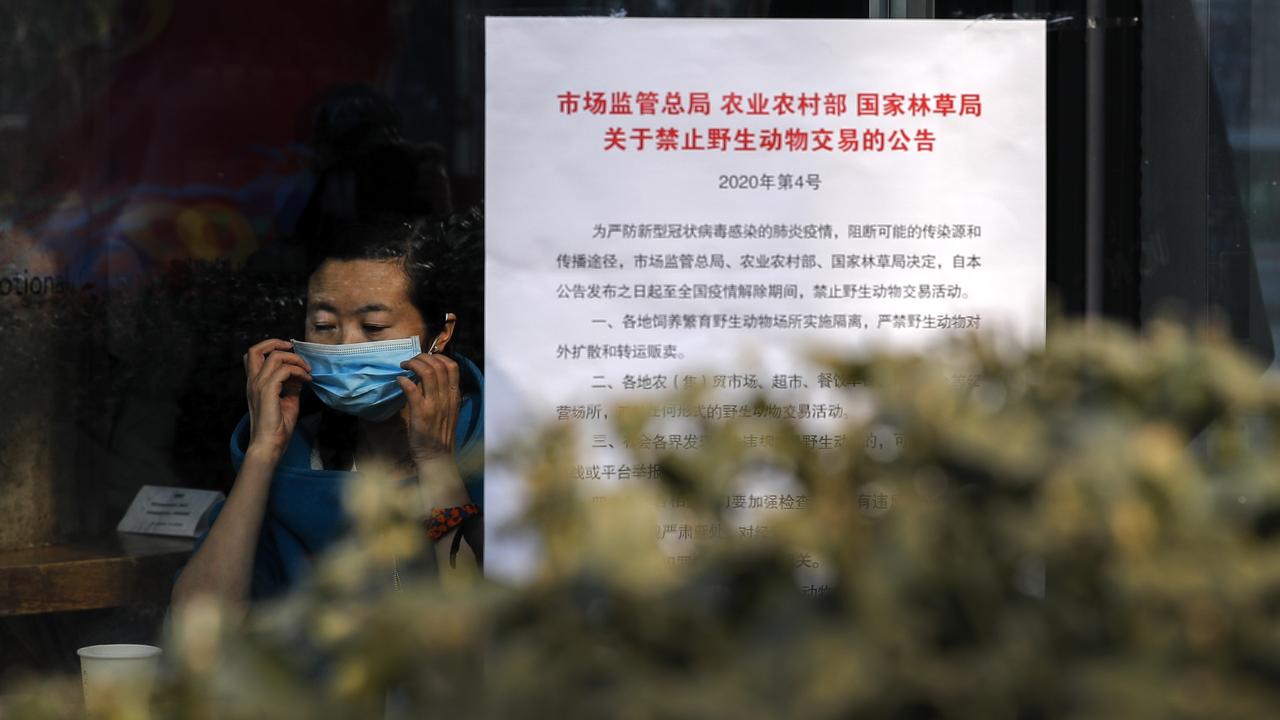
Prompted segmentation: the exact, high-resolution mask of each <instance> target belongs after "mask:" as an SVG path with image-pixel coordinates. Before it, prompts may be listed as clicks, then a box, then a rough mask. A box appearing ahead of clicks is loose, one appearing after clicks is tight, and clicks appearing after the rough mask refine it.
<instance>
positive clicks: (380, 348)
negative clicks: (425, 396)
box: [293, 335, 434, 422]
mask: <svg viewBox="0 0 1280 720" xmlns="http://www.w3.org/2000/svg"><path fill="white" fill-rule="evenodd" d="M433 349H434V347H433ZM293 351H294V352H296V353H298V354H299V355H301V356H302V357H303V358H304V359H305V360H306V361H307V362H308V363H309V364H310V365H311V389H312V390H314V391H315V393H316V396H317V397H319V398H320V400H322V401H323V402H324V404H325V405H328V406H329V407H331V408H333V409H334V410H337V411H338V412H342V413H346V414H348V415H356V416H358V417H361V418H364V419H365V420H370V421H373V422H381V421H383V420H386V419H387V418H389V417H391V416H392V415H395V414H396V413H397V412H398V411H399V410H400V408H402V407H404V402H405V397H404V391H403V390H401V389H400V385H399V383H397V382H396V378H398V377H409V376H411V375H412V373H411V372H409V371H408V370H405V369H404V368H402V367H400V363H402V362H404V361H405V360H409V359H411V358H413V357H416V356H417V355H418V354H419V353H421V352H422V346H421V345H419V343H418V336H417V335H414V336H413V337H407V338H402V339H399V340H378V341H377V342H365V343H350V344H347V345H325V344H322V343H309V342H302V341H301V340H294V341H293Z"/></svg>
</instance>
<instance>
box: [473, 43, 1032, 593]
mask: <svg viewBox="0 0 1280 720" xmlns="http://www.w3.org/2000/svg"><path fill="white" fill-rule="evenodd" d="M486 64H487V66H486V127H485V133H486V138H485V158H486V161H485V162H486V167H485V188H486V194H485V206H486V245H487V249H486V252H487V257H486V280H485V286H486V287H485V291H486V297H485V312H486V335H485V352H486V367H485V375H486V385H487V388H486V390H487V391H486V410H485V418H486V426H485V436H486V439H487V440H486V442H487V445H488V446H489V447H492V448H497V447H501V446H502V444H503V442H504V441H505V440H507V439H508V438H510V437H511V436H512V435H513V434H514V433H518V432H520V431H522V430H525V429H527V428H528V427H529V426H530V425H531V424H534V423H543V422H553V421H569V422H578V423H581V425H582V428H581V430H582V432H583V434H584V437H585V438H586V440H587V441H586V442H584V447H583V464H582V466H580V467H582V468H586V470H585V472H584V476H587V477H590V478H592V479H593V480H598V481H601V482H605V483H606V484H607V481H608V477H607V473H606V474H605V475H601V473H600V472H598V469H599V468H600V467H611V466H610V465H609V463H611V462H613V460H611V459H610V457H611V454H612V453H614V452H615V451H616V450H617V449H618V448H617V443H616V440H617V439H616V438H611V437H609V436H608V421H607V419H604V418H603V417H601V415H602V414H603V413H604V412H606V411H605V410H604V408H607V407H608V405H609V403H613V402H626V398H627V397H632V398H634V399H635V400H637V401H643V400H648V399H649V397H647V396H646V393H651V392H653V391H661V390H675V389H678V386H680V385H682V384H687V383H688V382H695V383H696V382H703V383H705V384H707V385H708V386H710V387H723V388H725V389H726V390H727V391H728V390H734V389H744V390H745V389H755V388H757V387H758V388H760V389H763V390H769V391H775V392H777V393H778V395H779V397H780V398H781V400H780V402H783V403H785V402H786V397H787V394H788V393H792V394H794V395H796V397H800V394H801V393H803V400H802V401H803V403H804V407H805V408H807V409H811V408H812V407H814V406H820V405H821V391H822V389H823V384H822V383H821V382H819V381H818V379H817V378H815V377H814V373H815V371H814V370H812V369H811V368H807V367H805V366H803V364H801V362H800V361H799V360H797V357H798V353H799V352H801V351H803V350H804V349H805V348H806V347H813V346H819V347H824V348H835V349H841V350H848V351H850V352H856V351H858V350H861V349H867V348H872V347H889V348H898V349H913V350H914V349H923V348H927V347H929V346H930V345H931V344H932V343H936V342H938V341H940V340H943V339H945V338H947V337H952V336H954V334H956V333H966V332H973V331H979V330H981V331H990V332H994V333H998V334H1000V335H1002V336H1004V337H1006V338H1008V339H1009V340H1010V341H1011V342H1015V343H1018V344H1022V345H1026V346H1031V345H1035V344H1039V343H1043V341H1044V333H1045V292H1046V288H1045V224H1046V217H1045V213H1046V197H1045V195H1046V187H1045V182H1046V177H1045V175H1046V167H1045V71H1046V65H1045V27H1044V24H1043V23H1042V22H1040V21H982V22H977V21H969V20H965V21H932V20H904V21H845V20H720V19H715V20H713V19H623V18H610V19H603V18H488V20H487V25H486ZM792 402H793V403H794V402H795V401H794V400H793V401H792ZM810 419H811V420H813V423H814V427H815V437H817V438H819V440H817V442H827V443H831V442H842V441H845V439H844V438H838V439H833V438H831V437H826V438H825V440H823V439H822V438H823V436H822V435H821V434H820V433H821V430H820V429H819V428H821V426H822V422H821V420H822V418H821V417H817V418H810ZM691 447H693V445H691ZM504 473H505V471H504V470H503V469H502V468H498V467H490V468H487V469H486V486H487V489H486V493H485V495H486V499H487V504H486V513H487V514H489V516H490V518H491V524H490V527H496V526H498V525H499V524H501V523H502V522H503V520H504V519H505V518H507V517H510V516H511V515H512V514H514V513H515V512H517V511H518V509H519V507H520V504H521V494H520V491H519V487H518V483H516V482H514V479H513V478H511V477H509V476H508V475H506V474H504ZM486 542H487V543H490V544H489V552H488V553H486V572H489V573H491V574H494V575H497V576H504V577H515V576H518V575H520V572H521V568H522V567H527V566H528V565H527V563H528V562H529V559H530V558H529V557H528V555H527V553H529V552H533V549H531V548H528V547H524V546H522V545H520V543H519V542H518V541H507V540H505V539H504V538H503V537H499V536H493V537H490V538H488V539H487V540H486Z"/></svg>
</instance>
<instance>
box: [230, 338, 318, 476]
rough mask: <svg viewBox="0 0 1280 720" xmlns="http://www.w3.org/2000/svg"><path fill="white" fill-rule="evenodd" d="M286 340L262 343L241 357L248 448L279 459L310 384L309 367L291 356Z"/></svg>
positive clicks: (300, 358)
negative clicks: (246, 413)
mask: <svg viewBox="0 0 1280 720" xmlns="http://www.w3.org/2000/svg"><path fill="white" fill-rule="evenodd" d="M292 347H293V345H292V344H291V343H289V342H288V341H286V340H276V339H274V338H273V339H271V340H263V341H262V342H260V343H258V344H257V345H254V346H253V347H251V348H249V352H247V353H245V355H244V372H245V376H246V378H247V380H246V383H245V395H246V396H248V399H249V448H250V449H258V450H261V451H263V452H266V453H268V455H269V456H270V457H272V458H274V459H279V458H280V456H281V455H283V454H284V450H285V448H286V447H288V445H289V438H290V437H291V436H292V435H293V428H294V426H295V425H297V423H298V406H299V403H300V396H301V393H302V385H303V383H306V382H311V366H310V365H309V364H307V361H306V360H304V359H302V357H300V356H298V355H296V354H294V353H293V352H291V348H292Z"/></svg>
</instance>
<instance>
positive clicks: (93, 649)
mask: <svg viewBox="0 0 1280 720" xmlns="http://www.w3.org/2000/svg"><path fill="white" fill-rule="evenodd" d="M161 652H163V651H162V650H161V649H160V648H158V647H156V646H154V645H90V646H88V647H82V648H80V649H79V650H77V651H76V654H77V655H79V656H80V679H81V681H82V682H83V684H84V704H85V709H86V710H88V711H89V712H90V713H93V712H96V711H99V710H102V709H103V708H104V707H105V705H104V703H107V702H110V701H114V704H115V705H116V706H117V707H119V708H120V709H124V708H125V707H126V706H127V707H129V708H145V707H146V705H147V702H148V700H149V698H150V697H151V690H152V688H153V687H154V686H155V681H156V674H157V672H158V671H159V669H160V653H161Z"/></svg>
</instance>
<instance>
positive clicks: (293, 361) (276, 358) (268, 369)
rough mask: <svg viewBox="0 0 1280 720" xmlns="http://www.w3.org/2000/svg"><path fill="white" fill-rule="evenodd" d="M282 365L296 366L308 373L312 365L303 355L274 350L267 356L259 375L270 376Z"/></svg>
mask: <svg viewBox="0 0 1280 720" xmlns="http://www.w3.org/2000/svg"><path fill="white" fill-rule="evenodd" d="M281 365H296V366H298V367H300V368H302V369H303V370H306V371H307V372H311V364H310V363H308V362H307V361H306V359H305V358H303V357H302V356H301V355H298V354H296V353H292V352H289V351H288V350H273V351H271V352H270V353H268V354H267V359H266V361H264V362H263V364H262V369H261V370H260V371H259V374H260V375H266V376H270V375H271V373H274V372H275V370H276V368H277V367H280V366H281Z"/></svg>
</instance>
